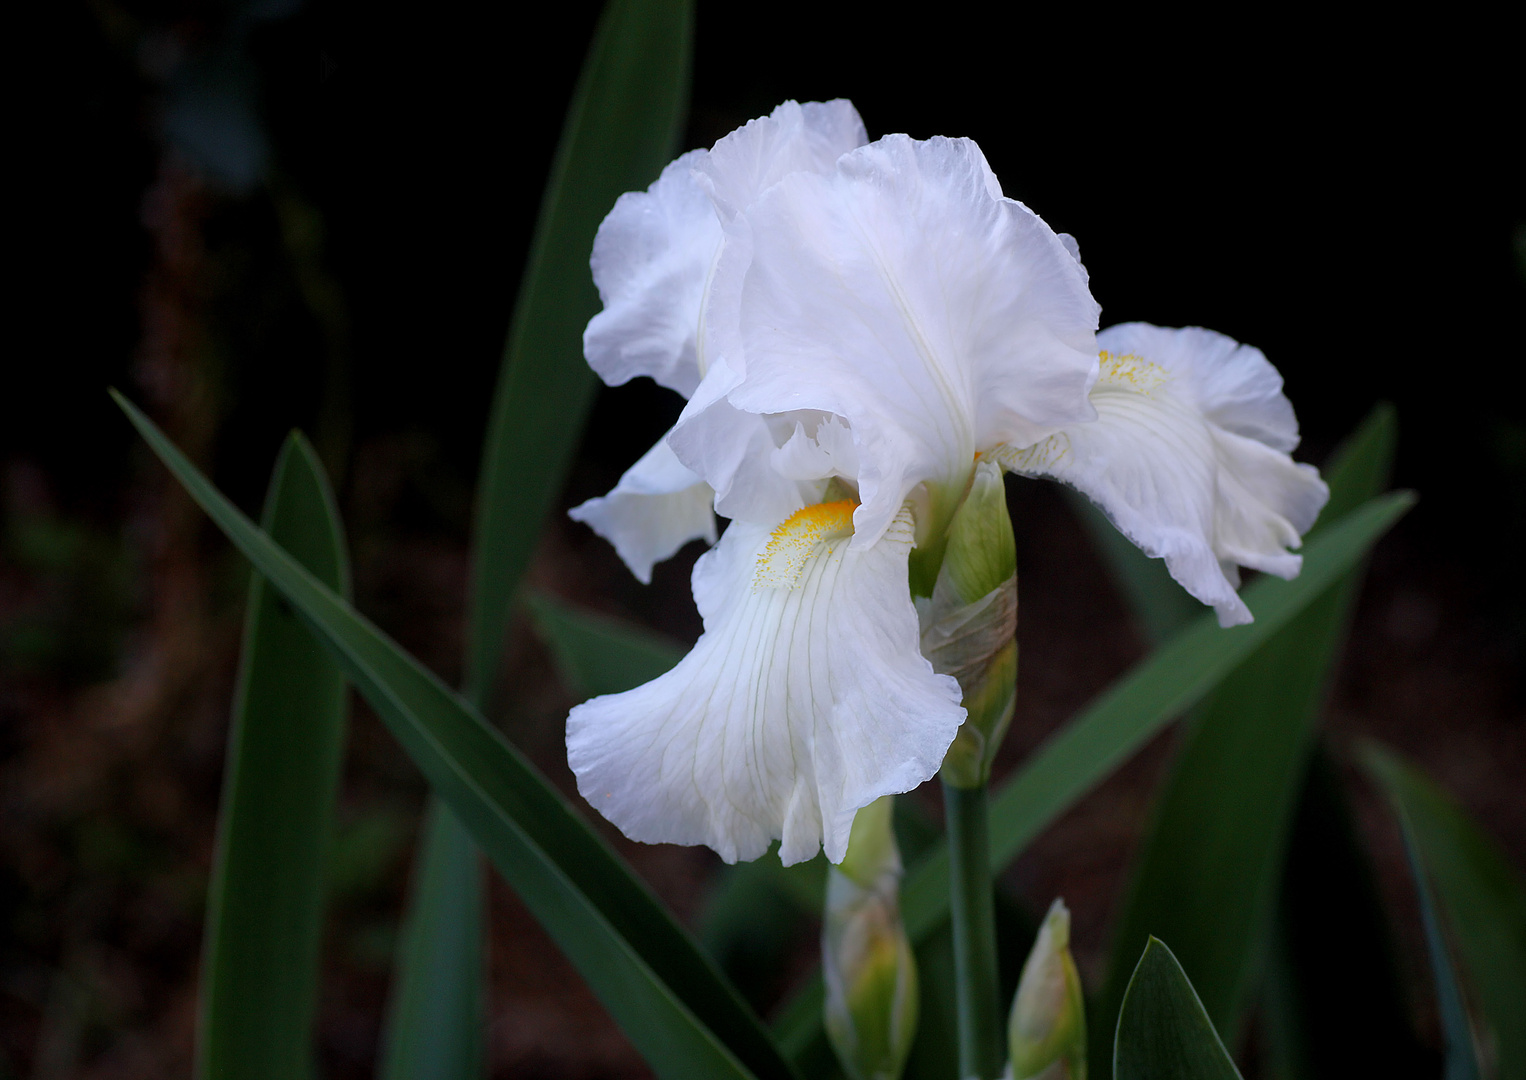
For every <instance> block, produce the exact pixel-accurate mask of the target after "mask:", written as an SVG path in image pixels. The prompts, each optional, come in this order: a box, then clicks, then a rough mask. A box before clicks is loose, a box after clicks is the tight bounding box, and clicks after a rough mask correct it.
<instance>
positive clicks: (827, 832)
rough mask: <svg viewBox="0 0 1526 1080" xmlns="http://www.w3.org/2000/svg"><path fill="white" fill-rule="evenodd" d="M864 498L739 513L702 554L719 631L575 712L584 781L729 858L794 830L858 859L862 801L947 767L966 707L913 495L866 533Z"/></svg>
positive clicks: (641, 834)
mask: <svg viewBox="0 0 1526 1080" xmlns="http://www.w3.org/2000/svg"><path fill="white" fill-rule="evenodd" d="M853 508H854V504H853V503H852V501H843V502H836V503H825V504H818V505H815V506H810V507H806V508H805V509H803V510H801V511H800V512H798V513H796V514H795V515H793V516H792V517H790V518H789V519H788V520H787V521H785V522H784V523H783V524H781V525H779V526H778V527H777V528H775V529H773V530H768V529H765V528H759V527H756V526H751V525H748V524H746V523H744V522H733V523H732V525H731V527H730V528H729V529H727V531H726V533H725V535H724V536H722V537H721V542H720V543H719V544H718V545H717V546H716V547H715V548H713V549H712V550H711V551H709V552H708V553H706V554H705V555H704V556H703V557H702V558H701V559H700V561H699V563H698V565H696V566H695V569H694V595H695V599H696V600H697V602H698V604H699V609H700V613H701V615H703V617H704V621H705V632H704V634H703V635H702V636H701V637H700V639H699V642H698V643H697V644H696V645H695V646H694V649H693V651H691V652H690V653H689V655H688V656H686V657H685V658H684V659H683V660H682V661H680V662H679V664H678V666H677V667H675V668H674V669H673V670H672V671H669V672H668V673H667V674H665V675H663V676H661V677H660V678H658V679H655V680H653V681H652V682H649V683H647V684H646V685H644V686H640V687H637V688H636V689H634V690H630V691H627V692H626V693H623V694H614V695H610V696H607V697H599V698H594V699H593V700H591V701H589V702H586V703H584V704H583V705H580V706H578V707H577V708H575V709H574V710H573V711H572V714H571V716H569V717H568V720H567V759H568V762H569V763H570V764H571V766H572V770H573V772H574V773H576V774H577V778H578V790H579V791H580V792H581V793H582V794H583V797H584V798H586V799H587V800H588V801H589V803H591V804H592V805H593V806H594V807H596V808H597V809H598V810H599V811H600V812H601V813H602V814H604V816H605V817H607V818H609V819H610V820H611V821H613V822H614V823H615V824H616V825H618V826H619V827H620V829H621V831H623V832H624V833H625V834H626V835H627V836H629V837H631V838H632V839H634V840H642V841H647V842H668V843H678V844H707V845H709V846H710V847H712V848H714V849H715V851H716V852H717V853H718V854H719V855H720V856H721V857H722V858H723V859H725V860H726V861H727V862H734V861H736V860H737V859H753V858H757V857H758V856H759V855H761V854H763V853H764V852H765V851H766V850H767V849H768V845H769V843H770V841H771V840H773V839H775V838H780V839H781V840H782V844H781V846H780V850H779V854H780V857H781V858H782V859H783V860H784V862H785V863H786V864H790V863H796V862H800V861H802V860H804V859H808V858H810V857H811V856H812V855H814V854H815V853H816V851H817V850H818V849H819V848H822V847H825V849H826V853H827V857H828V858H829V859H831V860H832V861H833V862H841V861H842V859H843V857H844V855H845V854H846V852H847V845H848V836H849V833H850V831H851V829H852V825H853V815H854V812H855V811H856V810H858V809H859V808H860V807H863V806H867V805H868V804H869V803H871V802H873V801H874V800H875V799H877V798H879V797H880V796H881V795H886V794H891V793H894V792H901V791H909V790H911V789H912V788H914V787H916V786H917V785H918V784H920V783H921V782H922V781H924V780H926V779H928V778H929V777H931V776H932V775H933V774H934V773H935V772H937V770H938V766H939V764H940V763H941V762H942V760H943V755H944V752H945V751H946V750H947V749H948V745H949V743H950V742H952V741H953V738H954V734H955V732H956V731H957V730H958V727H959V724H960V722H961V721H962V720H963V718H964V709H963V708H962V707H961V706H960V704H959V686H958V684H957V683H956V682H955V681H954V680H953V679H951V678H949V677H948V676H944V675H937V674H934V672H933V670H932V666H931V665H930V664H929V663H928V662H927V660H925V659H924V658H923V657H922V654H921V652H920V651H919V649H918V643H917V615H916V611H915V610H914V608H913V607H912V602H911V597H910V595H909V593H908V590H907V587H906V572H907V571H906V564H907V557H908V555H909V554H910V552H911V549H912V546H913V539H912V522H911V515H910V512H909V511H907V510H903V511H902V512H901V513H900V514H898V515H897V516H896V518H895V519H894V521H893V522H892V523H891V526H890V527H889V528H888V529H886V531H885V533H884V535H883V536H882V537H881V539H880V542H879V543H877V544H875V545H874V546H872V547H870V548H868V549H866V550H863V551H856V550H852V549H851V547H850V544H849V543H848V538H849V536H850V535H851V531H852V511H853Z"/></svg>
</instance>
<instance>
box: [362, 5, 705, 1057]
mask: <svg viewBox="0 0 1526 1080" xmlns="http://www.w3.org/2000/svg"><path fill="white" fill-rule="evenodd" d="M693 35H694V10H693V2H692V0H610V2H609V4H608V6H607V7H606V8H605V10H604V14H603V16H602V17H601V19H600V21H599V26H598V28H597V30H596V31H595V32H594V38H593V42H592V44H591V45H590V47H589V51H588V55H587V57H586V59H585V60H584V63H583V70H582V73H581V75H580V76H579V78H578V84H577V88H576V90H575V91H574V93H573V98H572V102H571V105H570V106H569V108H568V110H567V117H566V120H565V122H564V124H563V127H562V137H561V142H560V144H559V145H558V147H557V153H556V159H555V161H554V162H553V163H552V167H551V175H550V177H549V178H548V180H547V182H546V190H545V194H544V196H543V197H542V199H541V207H540V216H539V217H538V219H537V221H536V227H535V236H534V238H533V240H532V242H531V246H530V255H529V259H528V261H527V263H526V266H525V272H524V277H523V278H522V279H521V285H520V291H519V297H518V299H517V300H516V302H515V306H514V318H513V322H512V324H511V325H510V328H509V335H508V340H507V342H506V344H505V346H504V355H503V363H502V367H501V368H500V371H499V375H498V383H497V387H496V389H495V390H494V394H493V404H492V409H491V412H490V415H489V419H488V429H487V435H486V438H485V440H484V442H483V449H482V466H481V469H480V473H479V475H480V487H479V489H478V492H477V509H476V524H475V527H474V534H475V535H474V537H473V542H472V590H471V597H470V618H469V620H468V625H467V646H466V649H467V655H466V684H465V685H466V696H467V699H468V700H469V701H471V702H472V704H473V705H475V706H476V707H477V708H479V709H485V708H486V707H487V702H488V698H489V695H490V694H491V692H492V688H493V684H494V681H495V679H496V675H497V670H498V661H499V657H500V654H501V653H502V650H503V639H504V633H505V630H506V628H507V625H508V619H509V610H510V605H511V602H512V600H513V597H514V593H515V591H516V590H517V589H518V587H519V582H520V579H521V578H522V577H523V576H524V571H525V567H526V566H527V565H528V564H529V561H530V555H531V552H532V551H533V550H534V546H535V541H536V538H537V537H538V536H539V534H540V530H541V524H542V522H543V521H544V520H545V517H546V514H547V513H548V511H549V510H550V509H551V506H552V504H553V503H554V502H555V500H556V498H557V496H558V495H559V494H560V492H561V490H562V484H563V482H564V480H565V478H566V473H567V468H568V465H569V463H570V462H571V459H572V453H573V450H574V449H575V448H576V446H577V442H578V439H579V437H580V436H581V434H582V430H583V422H584V419H585V417H586V415H587V412H588V406H589V404H590V402H591V401H592V399H593V391H594V387H595V385H596V380H595V378H594V375H593V372H592V371H590V370H589V368H588V365H587V364H586V363H585V362H584V360H583V347H582V340H583V339H582V335H583V327H584V325H585V324H586V323H587V322H588V320H589V318H590V317H591V316H592V315H593V314H594V313H595V312H596V311H597V310H598V294H597V293H596V291H595V289H594V285H593V277H592V274H591V272H590V271H589V268H588V259H589V255H590V254H591V252H592V251H593V239H594V234H595V233H596V232H597V231H598V227H599V222H600V221H602V220H603V218H604V215H605V214H607V213H609V211H610V208H611V207H612V206H614V203H615V200H616V199H617V198H619V196H620V195H621V194H622V193H624V192H626V191H631V190H635V189H639V188H644V187H645V186H646V185H648V184H650V183H651V182H652V181H653V180H655V179H656V178H657V175H658V174H659V173H660V172H661V171H662V167H663V166H664V165H665V164H666V163H667V162H668V160H669V159H670V158H672V157H673V155H674V152H675V150H676V147H677V143H678V139H679V136H680V134H681V133H682V131H683V122H684V114H685V112H686V111H687V108H688V96H689V67H690V62H691V55H692V40H693ZM503 137H504V138H508V137H509V136H508V135H507V133H505V134H504V135H503ZM429 817H430V819H431V821H432V822H433V824H432V826H431V828H430V829H429V830H428V832H427V834H426V839H425V846H424V847H423V848H422V849H421V850H420V852H419V855H418V863H417V869H416V871H415V874H414V884H413V890H412V894H411V896H410V899H409V905H408V915H407V923H408V926H409V928H410V929H409V933H408V934H407V935H405V937H404V942H403V944H404V953H403V954H402V955H401V956H400V958H399V971H398V976H397V982H396V984H395V986H394V989H393V1002H392V1004H391V1006H390V1007H389V1016H390V1019H389V1022H388V1027H387V1032H386V1035H385V1038H384V1043H385V1045H386V1050H385V1051H384V1053H383V1060H384V1063H385V1067H384V1069H383V1074H382V1075H383V1076H384V1077H386V1078H387V1080H418V1078H419V1077H441V1078H442V1080H443V1078H451V1077H457V1078H464V1077H469V1076H474V1075H480V1073H481V1067H480V1065H479V1064H477V1062H479V1061H480V1059H481V1057H482V1049H481V1045H480V1043H481V1031H482V1025H481V1023H480V1020H479V1018H480V1016H481V1014H482V1011H483V1009H482V1002H481V997H482V994H483V992H484V991H483V987H482V985H481V984H482V972H483V970H484V965H483V955H482V945H481V943H482V940H483V931H482V929H481V927H480V925H478V926H477V927H476V929H471V928H470V927H468V925H467V924H468V923H469V922H472V921H476V922H478V923H480V920H481V914H480V912H481V909H482V897H481V896H480V895H478V893H479V892H480V889H481V884H480V876H479V875H480V871H479V870H478V868H477V867H478V861H477V856H476V854H475V853H474V852H473V850H472V845H471V844H470V843H468V842H467V840H466V836H465V833H464V832H463V830H462V827H461V825H460V823H459V822H456V821H454V820H453V818H452V816H451V815H450V813H449V812H448V811H445V810H442V809H439V808H437V807H432V808H431V809H430V811H429ZM472 882H477V884H475V885H473V884H471V883H472ZM417 950H422V952H419V951H417ZM415 978H420V979H427V980H428V981H427V982H424V983H417V984H416V983H414V982H413V981H412V980H414V979H415ZM463 983H470V984H471V985H470V986H469V987H463V985H461V984H463ZM446 1001H457V1002H459V1007H460V1009H461V1011H462V1012H461V1015H459V1016H458V1017H457V1018H456V1019H454V1020H452V1021H451V1022H449V1023H442V1022H440V1016H439V1013H440V1010H441V1008H442V1007H443V1005H442V1003H443V1002H446ZM463 1040H467V1041H463Z"/></svg>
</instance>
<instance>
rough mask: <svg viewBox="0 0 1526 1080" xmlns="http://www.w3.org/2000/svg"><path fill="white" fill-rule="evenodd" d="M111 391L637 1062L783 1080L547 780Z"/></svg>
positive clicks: (710, 974) (744, 1012)
mask: <svg viewBox="0 0 1526 1080" xmlns="http://www.w3.org/2000/svg"><path fill="white" fill-rule="evenodd" d="M115 396H116V399H117V402H118V404H120V405H121V406H122V409H123V411H124V412H126V413H127V415H128V418H129V419H130V420H131V421H132V422H133V424H134V425H135V426H136V427H137V429H138V431H139V432H140V433H141V434H142V435H143V437H144V438H145V439H146V440H147V441H148V443H149V445H150V446H151V447H152V448H153V450H154V452H155V453H156V454H158V455H159V458H160V460H162V461H163V462H164V463H165V464H166V465H167V466H168V467H169V469H170V471H171V472H172V473H174V474H175V477H176V478H177V479H178V480H179V481H180V482H181V484H182V485H184V486H185V488H186V490H187V491H188V492H189V493H190V495H191V497H192V498H193V499H195V500H196V502H197V503H198V504H200V505H201V507H202V509H204V510H205V511H206V512H207V513H208V514H209V515H210V516H211V518H212V520H213V521H214V522H216V524H217V525H218V527H219V528H221V529H222V530H223V532H224V533H225V534H226V535H227V536H228V538H229V539H230V540H232V541H233V543H234V545H235V546H236V547H237V548H238V549H239V550H240V551H241V552H243V553H244V555H245V556H246V557H247V558H248V559H249V560H250V562H252V563H254V565H255V568H256V569H257V570H259V572H260V573H261V574H263V575H264V576H265V578H266V579H267V580H268V581H269V582H270V584H271V585H272V586H274V587H275V588H276V589H277V590H278V591H279V592H280V593H281V594H282V595H283V596H284V597H285V598H286V600H287V601H288V602H289V603H290V604H291V606H292V607H293V608H295V609H296V611H297V612H298V613H299V614H300V615H301V617H302V619H303V621H304V622H305V623H306V624H307V626H308V628H309V629H310V630H312V632H313V633H314V636H316V637H317V638H318V639H319V640H321V641H322V642H323V643H324V645H325V646H327V647H328V649H329V650H330V651H331V652H332V654H333V656H334V657H335V659H337V660H338V662H339V664H340V667H341V668H342V669H343V670H344V672H345V675H346V676H347V677H348V678H349V680H350V681H351V682H352V683H353V684H354V685H355V687H356V689H358V690H359V691H360V692H361V693H362V694H363V695H365V698H366V700H367V701H368V702H370V704H371V706H372V708H374V709H375V710H376V712H377V714H378V715H379V716H380V717H381V719H382V720H383V722H384V723H386V725H387V727H388V729H389V730H391V732H392V733H393V735H394V736H395V737H396V738H397V739H398V741H399V742H400V743H401V744H402V745H403V747H404V748H405V749H406V750H407V751H408V753H409V755H410V756H411V757H412V758H413V760H414V762H415V764H417V765H418V766H419V768H420V770H421V771H422V772H423V773H424V775H425V777H426V778H428V780H429V782H430V785H431V786H432V787H433V788H434V790H435V791H436V792H437V793H438V794H439V795H440V797H441V798H442V799H443V800H444V802H445V803H446V805H447V806H449V808H450V809H451V811H452V812H453V813H454V814H455V815H456V816H457V817H459V818H460V820H461V822H462V824H463V825H465V826H466V828H467V829H468V831H470V833H471V835H472V838H473V839H474V840H476V841H477V843H478V844H479V845H480V846H481V848H482V849H483V851H484V852H485V853H486V854H487V855H488V857H489V858H490V859H491V860H492V861H493V864H494V865H495V866H496V867H497V868H498V870H499V872H500V873H502V874H503V876H504V878H505V879H506V880H507V881H508V882H509V884H511V885H512V886H513V887H514V889H515V891H516V892H518V894H519V896H520V898H521V899H522V900H523V901H524V903H525V906H526V907H528V908H529V909H530V911H531V913H532V914H534V915H535V917H536V919H537V920H539V922H540V923H541V925H542V926H544V927H545V928H546V930H547V932H548V933H550V935H551V936H552V938H553V939H554V940H555V941H556V943H557V945H558V946H560V948H561V949H562V951H563V952H564V953H565V954H566V956H567V957H568V959H569V960H571V961H572V963H573V965H574V966H575V967H576V968H577V969H578V971H579V973H580V974H581V975H582V976H583V978H584V979H585V980H587V982H588V984H589V986H590V987H591V988H592V989H593V991H594V993H595V994H596V995H597V996H598V997H599V999H600V1001H602V1002H603V1004H604V1006H605V1008H606V1009H608V1010H609V1012H610V1014H611V1015H612V1016H613V1017H614V1018H615V1020H616V1022H617V1023H619V1025H620V1027H621V1028H622V1029H623V1030H624V1031H625V1034H626V1036H627V1037H628V1038H629V1039H630V1040H631V1042H632V1043H634V1044H635V1046H636V1049H637V1050H638V1051H640V1052H641V1054H642V1056H643V1057H645V1058H646V1060H647V1062H648V1063H649V1064H650V1065H651V1066H652V1068H653V1069H654V1070H655V1071H656V1072H657V1073H658V1074H659V1075H662V1076H672V1077H692V1076H717V1077H722V1076H732V1077H741V1076H748V1075H756V1076H757V1077H759V1078H760V1080H767V1078H769V1077H788V1076H791V1075H792V1072H793V1070H792V1069H791V1068H790V1066H789V1065H788V1064H787V1063H786V1062H785V1060H784V1059H783V1057H782V1056H781V1055H780V1053H779V1051H778V1049H777V1047H776V1046H775V1045H774V1043H773V1042H772V1040H771V1039H770V1038H769V1036H768V1034H767V1032H766V1031H765V1030H764V1029H763V1027H762V1025H761V1024H760V1023H759V1022H758V1020H757V1018H756V1016H755V1015H754V1014H753V1013H752V1011H751V1010H750V1009H749V1008H748V1007H747V1005H746V1004H745V1003H744V1002H743V1001H742V1000H741V998H740V996H739V995H738V994H737V992H736V989H735V988H734V987H732V986H731V984H730V983H728V982H726V980H725V979H724V978H723V977H722V976H721V975H720V973H719V972H718V971H717V970H716V968H715V966H714V965H713V964H712V963H711V962H710V961H709V960H708V959H707V958H706V957H705V956H704V954H703V953H702V952H701V951H700V949H699V948H698V946H697V945H696V944H695V942H694V940H693V938H692V937H690V936H689V934H688V933H687V932H686V931H685V930H684V929H683V927H681V926H680V925H679V924H678V923H677V922H676V921H675V920H674V919H673V917H672V915H671V914H670V913H669V912H668V911H667V909H666V908H664V907H663V906H662V904H661V903H660V902H659V901H658V900H657V898H656V897H655V896H654V895H653V894H652V893H651V891H650V890H649V889H648V888H647V887H646V885H645V884H643V883H642V882H641V881H640V879H639V878H637V877H636V876H635V875H634V874H633V873H632V872H631V870H630V869H629V868H628V867H627V866H626V865H625V864H624V862H623V861H622V860H621V859H620V858H619V856H618V855H616V854H615V852H614V851H613V850H611V849H610V847H609V846H608V845H607V844H606V843H605V842H604V840H603V839H602V838H601V837H600V836H599V835H598V834H597V833H595V832H594V831H593V829H592V828H590V827H589V825H588V824H587V822H585V821H584V820H583V819H582V817H580V816H579V815H578V813H577V812H576V811H575V810H574V809H573V808H572V807H571V806H570V805H569V804H568V803H567V801H566V800H565V799H564V798H563V797H562V796H561V794H560V793H559V792H558V791H557V790H556V789H555V788H554V787H552V786H551V784H550V783H549V782H548V781H547V780H546V778H545V777H544V776H542V775H541V774H540V773H539V772H538V771H537V770H536V769H535V767H534V766H533V765H532V764H531V763H530V762H529V761H528V760H526V759H525V758H524V757H523V755H521V754H520V753H519V752H518V751H517V750H516V749H515V748H514V747H513V746H512V745H511V744H510V743H509V742H508V741H507V740H506V739H504V738H503V736H502V735H500V734H499V733H498V732H497V731H495V730H494V729H493V728H492V727H490V726H489V725H488V724H487V722H486V721H484V720H483V719H482V717H481V715H480V714H479V713H478V712H477V710H476V709H474V708H473V707H472V706H471V705H470V704H469V703H468V702H466V701H465V700H463V699H462V698H461V697H460V696H459V695H458V694H456V693H455V692H453V691H452V690H450V688H448V687H447V686H445V684H444V683H442V682H441V681H440V680H439V678H438V677H437V676H435V675H434V674H433V673H432V672H430V671H429V670H428V669H427V668H425V667H424V666H423V665H421V664H420V663H419V662H418V661H417V660H415V659H414V658H413V657H412V656H410V655H409V654H408V653H407V652H406V651H405V650H403V649H402V648H401V647H399V646H398V645H397V644H396V643H395V642H393V641H392V640H391V639H390V638H388V637H387V636H386V635H385V634H383V633H382V632H381V631H380V630H378V629H377V628H376V627H375V626H374V625H372V624H371V623H370V622H369V621H367V620H366V619H364V618H363V617H361V616H360V615H358V614H357V613H356V612H355V611H354V609H353V608H351V607H350V605H349V604H347V603H346V602H345V601H344V600H342V599H341V598H340V597H338V596H337V595H335V593H334V592H333V590H331V589H329V588H328V587H327V586H325V585H324V584H323V583H322V582H320V581H318V580H317V579H316V578H315V577H313V575H312V574H310V573H308V572H307V571H306V570H305V569H304V568H303V567H302V566H301V565H300V564H299V563H297V562H296V561H295V560H294V559H292V557H291V556H290V555H289V554H287V552H286V551H285V550H284V549H282V548H281V547H280V546H279V545H277V544H276V543H274V542H273V541H272V540H271V539H270V537H269V536H268V535H267V534H266V533H265V532H263V531H262V530H261V529H259V528H258V527H257V526H256V525H255V524H254V523H253V522H251V521H250V520H249V519H248V518H247V517H245V516H244V515H243V514H242V513H241V512H240V511H239V510H238V509H237V508H236V507H235V506H233V504H232V503H230V502H228V500H227V499H226V498H225V497H224V496H223V495H222V494H221V493H220V492H218V491H217V489H216V488H214V487H213V486H212V484H211V483H210V482H209V481H208V480H207V478H206V477H205V476H203V475H202V474H201V473H200V472H199V471H198V470H197V469H196V467H195V466H194V465H192V464H191V463H190V462H189V461H188V460H186V458H185V456H184V455H183V454H181V453H180V451H179V450H178V449H176V448H175V446H174V445H173V444H172V443H170V442H169V440H168V439H166V438H165V436H164V434H163V433H162V432H161V431H159V429H158V428H157V427H155V426H154V424H153V422H152V421H150V420H149V419H148V418H147V417H146V416H144V415H143V414H142V413H141V412H140V411H138V409H137V408H136V407H135V406H133V405H132V404H131V403H130V402H128V401H127V400H126V399H125V398H123V397H121V395H115Z"/></svg>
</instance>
